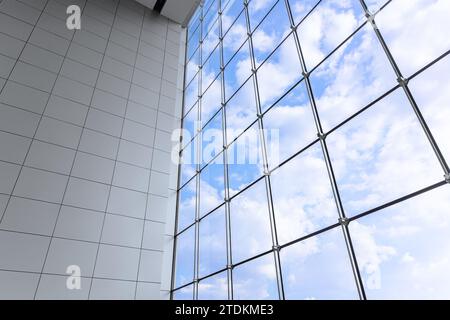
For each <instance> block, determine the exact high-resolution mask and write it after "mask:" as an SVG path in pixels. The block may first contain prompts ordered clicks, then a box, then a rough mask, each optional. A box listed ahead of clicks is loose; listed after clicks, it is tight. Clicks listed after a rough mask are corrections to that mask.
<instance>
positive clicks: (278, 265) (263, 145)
mask: <svg viewBox="0 0 450 320" xmlns="http://www.w3.org/2000/svg"><path fill="white" fill-rule="evenodd" d="M248 3H249V1H248V0H244V13H245V18H246V19H245V20H246V23H247V34H248V45H249V55H250V61H251V65H252V79H253V88H254V93H255V100H256V113H257V116H258V120H257V121H258V131H259V139H260V145H261V155H262V161H263V169H264V181H265V185H266V195H267V205H268V210H269V219H270V230H271V237H272V249H273V254H274V261H275V270H276V275H277V288H278V297H279V299H280V300H284V299H285V296H284V287H283V276H282V269H281V259H280V246H279V243H278V235H277V229H276V222H275V214H274V210H273V203H272V192H271V184H270V173H269V165H268V158H267V150H266V143H265V137H264V130H263V129H264V125H263V121H262V112H261V101H260V98H259V85H258V79H257V77H256V69H257V68H256V60H255V53H254V50H253V40H252V32H251V26H250V15H249V11H248Z"/></svg>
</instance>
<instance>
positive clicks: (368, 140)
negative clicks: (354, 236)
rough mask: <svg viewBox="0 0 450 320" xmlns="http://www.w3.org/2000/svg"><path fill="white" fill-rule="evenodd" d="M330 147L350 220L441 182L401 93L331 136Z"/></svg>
mask: <svg viewBox="0 0 450 320" xmlns="http://www.w3.org/2000/svg"><path fill="white" fill-rule="evenodd" d="M327 141H328V146H329V151H330V155H331V158H332V161H333V163H334V169H335V173H336V178H337V180H338V185H339V187H340V191H341V198H342V201H343V205H344V208H345V210H346V211H347V214H349V215H354V214H357V213H361V212H362V211H365V210H368V209H372V208H373V207H376V206H379V205H381V204H383V203H386V202H389V201H391V200H394V199H397V198H399V197H401V196H404V195H406V194H408V193H411V192H414V191H417V190H419V189H421V188H424V187H427V186H429V185H431V184H434V183H436V182H438V181H440V180H442V171H441V167H440V165H439V162H438V161H437V158H436V157H435V155H434V153H433V150H432V148H431V145H430V144H429V142H428V140H427V139H426V137H425V134H424V132H423V130H422V128H421V127H420V124H419V123H418V121H417V118H416V115H415V114H414V112H413V111H412V108H411V106H410V105H409V102H408V100H407V99H406V96H405V95H404V93H403V91H402V90H397V91H395V92H394V93H392V94H391V95H389V96H388V97H386V98H385V99H384V100H382V101H381V102H379V103H377V104H375V105H374V106H372V107H371V108H370V109H369V110H367V111H366V112H364V113H362V114H361V115H359V116H358V117H356V118H355V119H353V120H352V121H350V122H349V123H347V124H346V125H344V126H343V127H341V128H340V129H338V130H337V131H335V132H333V133H332V134H331V135H330V136H329V137H328V138H327Z"/></svg>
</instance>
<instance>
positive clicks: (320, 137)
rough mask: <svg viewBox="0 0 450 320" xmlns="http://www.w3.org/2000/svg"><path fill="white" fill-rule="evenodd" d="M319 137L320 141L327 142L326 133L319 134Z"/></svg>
mask: <svg viewBox="0 0 450 320" xmlns="http://www.w3.org/2000/svg"><path fill="white" fill-rule="evenodd" d="M317 137H318V138H319V140H321V141H325V139H326V137H327V135H326V134H325V133H321V132H319V133H318V134H317Z"/></svg>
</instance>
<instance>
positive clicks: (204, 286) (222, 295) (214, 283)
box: [198, 272, 228, 300]
mask: <svg viewBox="0 0 450 320" xmlns="http://www.w3.org/2000/svg"><path fill="white" fill-rule="evenodd" d="M198 299H199V300H227V299H228V282H227V273H226V272H222V273H219V274H217V275H215V276H212V277H209V278H206V279H204V280H202V281H200V283H199V284H198Z"/></svg>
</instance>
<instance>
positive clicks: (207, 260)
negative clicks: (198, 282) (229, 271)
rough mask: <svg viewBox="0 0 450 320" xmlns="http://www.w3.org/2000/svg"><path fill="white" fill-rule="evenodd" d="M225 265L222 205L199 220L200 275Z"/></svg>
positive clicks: (225, 250) (225, 252)
mask: <svg viewBox="0 0 450 320" xmlns="http://www.w3.org/2000/svg"><path fill="white" fill-rule="evenodd" d="M226 265H227V247H226V235H225V208H224V206H222V207H220V208H219V209H217V210H216V211H214V212H213V213H211V214H210V215H208V216H207V217H205V218H203V219H202V220H201V221H200V265H199V266H200V268H199V272H200V277H204V276H207V275H209V274H211V273H213V272H217V271H219V270H221V269H223V268H225V267H226Z"/></svg>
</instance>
